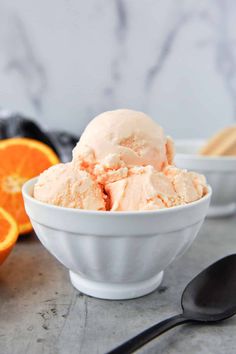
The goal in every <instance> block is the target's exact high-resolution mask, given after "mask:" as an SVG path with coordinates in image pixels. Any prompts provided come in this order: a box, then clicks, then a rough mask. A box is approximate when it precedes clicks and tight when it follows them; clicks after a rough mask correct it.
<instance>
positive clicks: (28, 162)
mask: <svg viewBox="0 0 236 354" xmlns="http://www.w3.org/2000/svg"><path fill="white" fill-rule="evenodd" d="M57 163H59V159H58V157H57V155H56V154H55V153H54V151H53V150H52V149H51V148H50V147H48V146H47V145H45V144H43V143H41V142H39V141H37V140H33V139H28V138H13V139H6V140H1V141H0V207H3V208H4V209H5V210H6V211H7V212H9V213H10V214H11V215H12V216H13V217H14V218H15V220H16V222H17V224H18V228H19V232H20V233H27V232H29V231H31V230H32V226H31V223H30V221H29V218H28V216H27V214H26V212H25V208H24V202H23V197H22V194H21V188H22V185H23V184H24V182H26V181H27V180H28V179H30V178H33V177H36V176H37V175H39V174H40V173H41V172H43V171H44V170H45V169H47V168H48V167H50V166H52V165H55V164H57Z"/></svg>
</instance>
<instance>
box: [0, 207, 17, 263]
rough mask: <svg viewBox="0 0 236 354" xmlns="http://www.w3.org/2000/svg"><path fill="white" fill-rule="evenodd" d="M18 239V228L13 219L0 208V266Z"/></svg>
mask: <svg viewBox="0 0 236 354" xmlns="http://www.w3.org/2000/svg"><path fill="white" fill-rule="evenodd" d="M17 237H18V227H17V223H16V221H15V219H14V218H13V217H12V216H11V215H10V214H9V213H7V212H6V211H5V210H4V209H3V208H0V265H1V264H2V263H3V262H4V261H5V259H6V258H7V256H8V255H9V253H10V252H11V250H12V248H13V246H14V244H15V243H16V240H17Z"/></svg>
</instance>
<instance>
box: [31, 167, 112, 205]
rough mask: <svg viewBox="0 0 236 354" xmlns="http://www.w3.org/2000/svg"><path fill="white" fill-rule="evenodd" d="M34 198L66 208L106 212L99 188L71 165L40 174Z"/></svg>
mask: <svg viewBox="0 0 236 354" xmlns="http://www.w3.org/2000/svg"><path fill="white" fill-rule="evenodd" d="M34 198H36V199H38V200H40V201H41V202H44V203H48V204H54V205H59V206H63V207H67V208H79V209H88V210H106V208H105V202H106V198H105V196H104V194H103V191H102V188H101V186H100V185H99V184H98V183H97V182H96V181H95V180H94V179H93V178H92V177H91V176H90V175H89V173H88V172H86V171H81V170H78V169H76V168H74V166H73V163H65V164H62V163H61V164H58V165H55V166H52V167H50V168H49V169H48V170H46V171H44V172H43V173H41V175H40V176H39V179H38V182H37V183H36V184H35V187H34Z"/></svg>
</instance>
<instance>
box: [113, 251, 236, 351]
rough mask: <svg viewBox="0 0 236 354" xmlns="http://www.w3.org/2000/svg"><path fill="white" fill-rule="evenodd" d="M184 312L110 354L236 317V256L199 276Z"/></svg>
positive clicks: (185, 294)
mask: <svg viewBox="0 0 236 354" xmlns="http://www.w3.org/2000/svg"><path fill="white" fill-rule="evenodd" d="M181 305H182V309H183V313H182V314H180V315H176V316H173V317H171V318H168V319H167V320H164V321H162V322H160V323H158V324H156V325H154V326H152V327H150V328H149V329H146V330H145V331H144V332H142V333H140V334H138V335H137V336H135V337H133V338H131V339H130V340H128V341H127V342H125V343H124V344H121V345H120V346H119V347H117V348H116V349H113V350H111V351H110V352H109V353H108V354H128V353H133V352H134V351H135V350H137V349H138V348H141V347H142V346H143V345H144V344H145V343H147V342H149V341H150V340H152V339H153V338H155V337H157V336H159V335H160V334H162V333H164V332H166V331H167V330H168V329H171V328H173V327H175V326H178V325H179V324H182V323H186V322H203V323H208V322H217V321H221V320H225V319H227V318H229V317H231V316H233V315H234V314H236V254H232V255H230V256H227V257H225V258H222V259H220V260H219V261H217V262H216V263H213V264H212V265H211V266H209V267H208V268H206V269H205V270H203V271H202V272H201V273H200V274H198V275H197V276H196V277H195V278H194V279H193V280H192V281H191V282H190V283H189V284H188V285H187V286H186V288H185V290H184V292H183V295H182V299H181Z"/></svg>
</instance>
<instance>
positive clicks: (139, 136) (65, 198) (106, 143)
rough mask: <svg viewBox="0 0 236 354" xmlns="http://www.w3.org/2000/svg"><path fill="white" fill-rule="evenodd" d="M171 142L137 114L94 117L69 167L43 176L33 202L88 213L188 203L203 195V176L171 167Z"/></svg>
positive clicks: (62, 166) (122, 112) (125, 111)
mask: <svg viewBox="0 0 236 354" xmlns="http://www.w3.org/2000/svg"><path fill="white" fill-rule="evenodd" d="M173 161H174V143H173V141H172V139H171V138H169V137H166V136H165V134H164V131H163V129H162V128H161V127H160V126H159V125H158V124H156V123H155V122H154V121H153V120H152V119H151V118H150V117H148V116H147V115H146V114H144V113H142V112H137V111H133V110H128V109H119V110H115V111H109V112H105V113H102V114H100V115H99V116H97V117H95V118H94V119H93V120H92V121H91V122H90V123H89V124H88V126H87V128H86V129H85V131H84V133H83V134H82V136H81V138H80V141H79V142H78V144H77V145H76V147H75V148H74V150H73V159H72V162H69V163H66V164H59V165H56V166H53V167H51V168H49V169H48V170H46V171H44V172H43V173H42V174H41V175H40V176H39V179H38V181H37V183H36V184H35V187H34V197H35V198H36V199H38V200H40V201H42V202H45V203H49V204H54V205H59V206H64V207H70V208H79V209H88V210H107V211H140V210H157V209H163V208H170V207H173V206H177V205H183V204H187V203H191V202H193V201H196V200H198V199H200V198H202V197H203V196H204V195H205V194H206V193H207V185H206V180H205V178H204V176H202V175H199V174H197V173H194V172H188V171H186V170H181V169H178V168H177V167H175V166H174V162H173Z"/></svg>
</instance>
